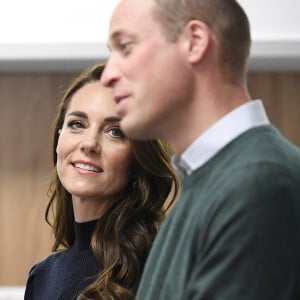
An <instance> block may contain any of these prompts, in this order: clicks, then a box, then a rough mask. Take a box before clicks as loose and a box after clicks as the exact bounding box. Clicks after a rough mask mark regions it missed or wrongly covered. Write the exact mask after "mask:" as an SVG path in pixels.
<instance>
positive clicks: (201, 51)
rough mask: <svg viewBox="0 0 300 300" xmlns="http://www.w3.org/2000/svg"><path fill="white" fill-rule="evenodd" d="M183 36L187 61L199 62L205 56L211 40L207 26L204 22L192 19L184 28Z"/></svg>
mask: <svg viewBox="0 0 300 300" xmlns="http://www.w3.org/2000/svg"><path fill="white" fill-rule="evenodd" d="M184 37H185V43H186V50H187V55H188V60H189V62H190V63H192V64H196V63H199V62H200V61H201V60H202V59H203V57H204V56H205V53H206V51H207V49H208V46H209V43H210V41H211V33H210V29H209V27H208V26H207V25H206V24H205V23H204V22H201V21H199V20H192V21H190V22H188V23H187V24H186V26H185V28H184Z"/></svg>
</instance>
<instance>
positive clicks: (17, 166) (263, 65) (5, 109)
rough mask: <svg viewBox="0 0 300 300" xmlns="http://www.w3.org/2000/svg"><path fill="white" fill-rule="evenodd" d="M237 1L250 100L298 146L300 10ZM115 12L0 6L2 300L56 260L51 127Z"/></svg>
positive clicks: (95, 4)
mask: <svg viewBox="0 0 300 300" xmlns="http://www.w3.org/2000/svg"><path fill="white" fill-rule="evenodd" d="M239 2H240V3H241V5H242V6H243V7H244V8H245V11H246V13H247V14H248V16H249V19H250V23H251V28H252V29H251V30H252V38H253V45H252V49H251V57H250V62H249V77H248V84H249V88H250V92H251V95H252V98H261V99H262V100H263V102H264V104H265V106H266V108H267V112H268V114H269V117H270V119H271V121H272V122H273V123H274V124H275V125H276V126H277V127H278V128H279V129H280V130H281V131H282V132H283V134H284V135H285V136H286V137H287V138H288V139H290V140H291V141H293V142H294V143H295V144H297V145H298V146H300V130H299V126H300V2H299V1H296V0H286V1H280V0H264V1H259V0H240V1H239ZM117 3H118V0H109V1H100V0H86V1H79V0H59V1H58V0H52V1H37V0H27V1H21V0H10V1H2V2H1V4H0V107H1V117H0V145H1V151H0V161H1V168H0V244H1V247H0V286H2V288H0V299H23V298H22V296H20V292H19V294H18V295H19V298H17V297H18V296H15V298H13V296H8V294H9V293H10V295H12V294H13V288H12V287H14V286H20V287H21V289H22V287H23V286H24V285H25V284H26V279H27V275H28V272H29V270H30V268H31V266H32V265H34V264H35V263H36V262H38V261H39V260H41V259H43V258H44V257H46V256H47V255H49V253H50V251H51V245H52V241H53V239H52V235H51V231H50V228H49V226H48V225H47V224H46V223H45V221H44V211H45V208H46V205H47V202H48V198H47V187H48V181H49V177H50V174H51V157H50V140H49V133H50V127H51V121H52V118H53V116H54V113H55V109H56V105H57V101H58V99H59V97H60V96H61V94H62V92H63V91H64V89H65V88H66V87H67V86H68V84H69V83H70V82H71V80H72V79H73V78H74V77H75V76H76V75H77V74H78V73H79V72H80V71H82V70H83V69H84V68H86V67H88V66H90V65H92V64H93V63H95V62H100V61H105V59H106V58H107V57H108V55H109V52H108V50H107V47H106V41H107V35H108V26H109V18H110V15H111V13H112V10H113V8H114V7H115V6H116V4H117ZM238 46H239V45H237V47H238ZM4 287H5V289H4ZM8 287H9V289H10V290H7V288H8ZM1 293H2V294H1ZM1 295H2V296H1ZM5 295H6V296H5ZM16 295H17V293H16ZM1 297H2V298H1ZM5 297H6V298H5ZM9 297H11V298H9Z"/></svg>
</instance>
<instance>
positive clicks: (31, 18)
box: [0, 0, 300, 72]
mask: <svg viewBox="0 0 300 300" xmlns="http://www.w3.org/2000/svg"><path fill="white" fill-rule="evenodd" d="M118 2H119V0H85V1H82V0H51V1H41V0H26V1H24V0H9V1H1V2H0V72H1V71H2V72H3V71H7V70H10V71H13V70H30V69H31V70H38V69H41V70H43V69H46V70H65V71H68V70H80V69H82V68H83V67H85V66H87V65H89V64H92V63H93V62H96V61H99V60H104V59H105V58H107V56H108V50H107V47H106V40H107V33H108V26H109V19H110V15H111V13H112V11H113V9H114V7H115V6H116V5H117V3H118ZM239 2H240V3H241V5H242V6H243V7H244V8H245V11H246V13H247V14H248V16H249V19H250V23H251V29H252V37H253V46H252V51H251V59H250V68H251V69H256V70H260V69H280V70H292V69H297V70H300V1H299V0H286V1H282V0H239Z"/></svg>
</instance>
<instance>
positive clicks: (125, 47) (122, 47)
mask: <svg viewBox="0 0 300 300" xmlns="http://www.w3.org/2000/svg"><path fill="white" fill-rule="evenodd" d="M130 45H131V43H130V42H124V43H120V44H119V48H120V50H121V51H122V52H124V51H127V50H128V49H129V47H130Z"/></svg>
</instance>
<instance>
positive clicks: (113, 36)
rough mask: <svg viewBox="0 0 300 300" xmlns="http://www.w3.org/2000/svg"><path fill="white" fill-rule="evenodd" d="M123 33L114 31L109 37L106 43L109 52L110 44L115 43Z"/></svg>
mask: <svg viewBox="0 0 300 300" xmlns="http://www.w3.org/2000/svg"><path fill="white" fill-rule="evenodd" d="M124 34H125V33H124V31H122V30H115V31H114V32H113V33H112V34H111V35H110V36H109V40H108V43H107V47H108V48H109V49H110V50H111V47H112V44H114V43H116V41H117V40H118V39H120V37H121V36H123V35H124Z"/></svg>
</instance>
